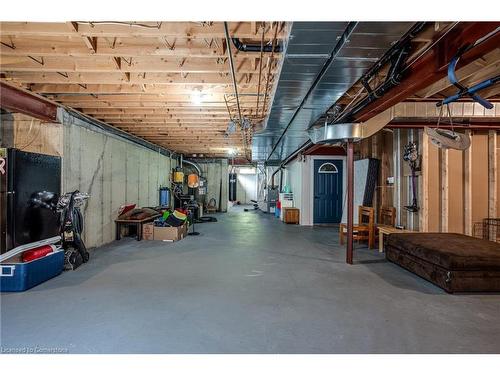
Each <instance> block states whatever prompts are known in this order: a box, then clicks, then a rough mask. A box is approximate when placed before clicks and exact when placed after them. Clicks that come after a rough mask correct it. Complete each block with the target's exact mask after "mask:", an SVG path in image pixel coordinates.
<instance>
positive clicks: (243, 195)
mask: <svg viewBox="0 0 500 375" xmlns="http://www.w3.org/2000/svg"><path fill="white" fill-rule="evenodd" d="M236 180H237V183H236V199H237V200H239V201H240V202H241V203H242V204H251V203H252V202H251V200H252V199H253V200H257V175H256V174H241V173H238V174H237V175H236Z"/></svg>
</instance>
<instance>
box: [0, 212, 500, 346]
mask: <svg viewBox="0 0 500 375" xmlns="http://www.w3.org/2000/svg"><path fill="white" fill-rule="evenodd" d="M217 218H218V219H219V222H218V223H205V224H200V225H198V226H197V230H198V231H199V232H201V233H202V234H201V235H200V236H197V237H188V238H186V239H185V240H183V241H180V242H177V243H174V244H171V243H163V242H155V241H142V242H137V241H134V240H132V239H125V240H122V241H119V242H115V243H112V244H110V245H108V246H104V247H102V248H99V249H97V250H96V251H94V252H93V254H92V258H91V262H90V263H89V264H87V265H85V266H83V267H81V268H80V269H78V270H77V271H74V272H65V273H64V274H62V275H61V276H59V277H57V278H55V279H52V280H50V281H48V282H46V283H45V284H43V285H40V286H38V287H35V288H33V289H31V290H29V291H27V292H24V293H17V294H2V296H1V346H2V349H3V350H4V351H5V349H9V348H23V347H35V346H38V347H43V348H60V349H62V350H63V351H66V350H67V351H69V352H70V353H499V352H500V295H498V294H497V295H494V294H489V295H488V294H485V295H448V294H446V293H444V292H443V291H441V290H440V289H439V288H437V287H435V286H433V285H432V284H430V283H428V282H426V281H424V280H422V279H420V278H419V277H417V276H415V275H413V274H412V273H410V272H407V271H405V270H403V269H401V268H400V267H398V266H396V265H394V264H391V263H388V262H386V261H385V259H384V256H383V255H379V254H378V253H377V252H376V251H375V250H371V251H369V250H367V249H366V248H365V249H362V248H361V249H358V251H357V252H356V254H355V259H356V264H355V265H353V266H348V265H346V264H345V263H344V258H345V251H344V249H343V248H340V247H339V246H338V237H337V234H336V230H335V228H331V227H314V228H311V227H299V226H294V225H285V224H282V223H280V222H278V221H277V219H275V218H274V217H272V216H271V215H266V214H263V213H259V212H256V211H251V212H243V210H242V208H241V207H238V208H236V209H233V211H232V212H230V213H228V214H222V215H217Z"/></svg>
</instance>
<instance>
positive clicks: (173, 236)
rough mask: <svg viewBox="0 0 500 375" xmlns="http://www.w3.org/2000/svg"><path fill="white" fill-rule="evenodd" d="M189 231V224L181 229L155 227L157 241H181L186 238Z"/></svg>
mask: <svg viewBox="0 0 500 375" xmlns="http://www.w3.org/2000/svg"><path fill="white" fill-rule="evenodd" d="M187 231H188V227H187V224H186V223H184V224H183V225H181V226H180V227H154V239H155V241H179V240H182V239H183V238H184V237H186V235H187Z"/></svg>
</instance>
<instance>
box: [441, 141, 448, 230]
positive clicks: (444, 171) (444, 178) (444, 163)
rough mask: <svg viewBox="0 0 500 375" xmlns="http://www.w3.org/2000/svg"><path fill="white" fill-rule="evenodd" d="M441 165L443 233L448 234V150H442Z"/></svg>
mask: <svg viewBox="0 0 500 375" xmlns="http://www.w3.org/2000/svg"><path fill="white" fill-rule="evenodd" d="M440 163H441V176H440V177H441V183H440V186H441V232H448V212H449V206H448V204H449V197H448V193H449V186H448V150H445V149H441V150H440Z"/></svg>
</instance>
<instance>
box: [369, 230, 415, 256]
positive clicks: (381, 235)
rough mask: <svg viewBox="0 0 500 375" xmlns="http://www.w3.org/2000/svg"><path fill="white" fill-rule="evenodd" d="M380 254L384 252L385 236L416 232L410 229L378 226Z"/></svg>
mask: <svg viewBox="0 0 500 375" xmlns="http://www.w3.org/2000/svg"><path fill="white" fill-rule="evenodd" d="M377 229H378V252H379V253H383V252H384V234H391V233H412V232H414V231H412V230H408V229H398V228H395V227H391V226H390V225H378V226H377Z"/></svg>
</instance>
